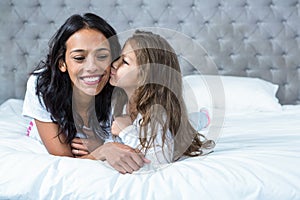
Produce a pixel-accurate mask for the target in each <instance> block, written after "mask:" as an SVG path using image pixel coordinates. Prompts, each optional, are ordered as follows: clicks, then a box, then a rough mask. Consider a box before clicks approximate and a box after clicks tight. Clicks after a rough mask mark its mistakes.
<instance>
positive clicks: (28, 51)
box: [0, 0, 300, 104]
mask: <svg viewBox="0 0 300 200" xmlns="http://www.w3.org/2000/svg"><path fill="white" fill-rule="evenodd" d="M85 12H94V13H96V14H98V15H100V16H102V17H103V18H105V19H106V20H107V21H108V22H109V23H110V24H111V25H112V26H113V27H114V28H115V29H116V30H117V32H122V31H126V30H129V29H132V28H139V27H162V28H168V29H172V30H174V31H178V32H180V33H182V34H185V35H186V36H187V37H189V38H191V39H192V40H193V41H194V42H196V43H197V44H199V45H202V46H203V47H204V49H205V50H206V52H207V55H208V56H209V57H210V58H211V59H212V60H213V61H214V63H215V64H216V67H217V70H218V72H219V74H222V75H235V76H249V77H260V78H262V79H265V80H268V81H271V82H273V83H275V84H278V85H279V91H278V93H277V96H278V98H279V99H280V103H281V104H300V49H299V45H300V16H299V14H300V2H299V1H298V0H284V1H283V0H232V1H225V0H184V1H182V0H174V1H172V0H133V1H127V0H53V1H49V0H22V1H18V0H1V1H0V27H1V28H0V44H1V45H0V77H1V79H0V103H2V102H3V101H5V100H6V99H8V98H23V97H24V93H25V86H26V80H27V78H28V73H29V72H31V70H32V69H33V68H34V67H35V66H36V64H37V63H38V62H39V61H40V60H41V59H43V58H44V56H45V54H46V50H47V47H48V46H47V45H48V41H49V39H50V37H51V36H52V35H53V34H54V32H55V31H56V30H57V29H58V27H59V26H60V25H61V24H62V23H63V22H64V21H65V20H66V19H67V18H68V17H69V16H70V15H71V14H74V13H85ZM199 54H200V52H199ZM207 55H206V54H203V55H202V54H201V56H207ZM184 73H185V74H187V73H193V70H192V69H191V68H190V69H185V70H184Z"/></svg>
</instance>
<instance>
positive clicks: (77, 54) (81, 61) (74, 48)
mask: <svg viewBox="0 0 300 200" xmlns="http://www.w3.org/2000/svg"><path fill="white" fill-rule="evenodd" d="M110 63H111V52H110V45H109V42H108V40H107V38H106V37H105V36H104V35H103V34H102V33H101V32H99V31H97V30H93V29H81V30H79V31H77V32H76V33H74V34H73V35H72V36H71V37H70V38H69V39H68V40H67V42H66V55H65V63H63V62H61V63H60V70H61V71H62V72H66V71H67V72H68V74H69V76H70V79H71V81H72V83H73V86H75V87H76V88H78V89H79V91H80V92H81V93H82V92H83V94H86V95H89V96H94V95H97V94H99V93H100V92H101V90H102V89H103V87H104V86H105V84H106V83H107V81H108V79H109V74H110Z"/></svg>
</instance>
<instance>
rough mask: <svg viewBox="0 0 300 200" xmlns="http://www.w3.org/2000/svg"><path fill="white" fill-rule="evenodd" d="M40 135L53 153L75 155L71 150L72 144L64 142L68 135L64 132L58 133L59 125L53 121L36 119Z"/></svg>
mask: <svg viewBox="0 0 300 200" xmlns="http://www.w3.org/2000/svg"><path fill="white" fill-rule="evenodd" d="M35 123H36V126H37V129H38V132H39V135H40V137H41V139H42V141H43V143H44V145H45V147H46V149H47V150H48V152H49V153H50V154H52V155H56V156H68V157H74V155H73V154H72V152H71V146H70V145H69V144H66V143H64V141H65V139H66V137H65V135H64V134H60V135H59V136H57V134H58V125H57V124H55V123H53V122H42V121H39V120H35Z"/></svg>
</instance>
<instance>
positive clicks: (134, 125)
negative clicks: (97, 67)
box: [110, 31, 214, 164]
mask: <svg viewBox="0 0 300 200" xmlns="http://www.w3.org/2000/svg"><path fill="white" fill-rule="evenodd" d="M110 83H111V84H112V85H114V86H117V87H118V88H121V89H119V90H118V91H116V93H114V94H113V96H114V97H115V98H114V101H113V110H114V112H113V114H114V122H113V124H112V134H113V135H116V136H119V137H120V138H121V139H122V141H123V142H124V143H125V144H128V145H129V146H131V147H133V148H135V149H137V150H138V151H140V152H142V153H144V154H145V156H146V158H148V159H149V160H151V163H152V164H163V163H169V162H173V161H176V160H178V159H179V158H181V157H182V156H183V155H185V156H198V155H203V150H204V149H211V148H213V147H214V142H213V141H211V140H207V139H206V138H205V136H204V135H201V134H199V133H198V132H197V131H196V130H195V129H194V128H193V127H192V125H191V124H190V122H189V120H188V115H187V111H186V108H185V104H184V101H183V97H182V79H181V72H180V66H179V63H178V59H177V56H176V54H175V52H174V50H173V49H172V47H171V46H170V45H169V43H168V42H167V41H166V40H165V39H164V38H162V37H160V36H159V35H156V34H153V33H151V32H143V31H136V32H135V34H134V35H133V36H132V37H130V38H129V39H128V40H127V41H126V43H125V45H124V47H123V50H122V54H121V56H120V58H119V59H118V60H116V61H115V62H113V64H112V69H111V79H110ZM122 94H125V95H123V96H122ZM201 139H203V141H201Z"/></svg>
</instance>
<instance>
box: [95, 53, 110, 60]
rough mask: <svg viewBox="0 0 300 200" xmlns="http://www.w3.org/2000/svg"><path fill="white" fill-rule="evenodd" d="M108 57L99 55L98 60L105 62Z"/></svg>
mask: <svg viewBox="0 0 300 200" xmlns="http://www.w3.org/2000/svg"><path fill="white" fill-rule="evenodd" d="M108 57H109V55H107V54H103V55H98V56H97V59H98V60H105V59H107V58H108Z"/></svg>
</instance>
